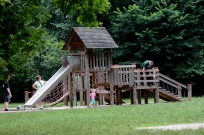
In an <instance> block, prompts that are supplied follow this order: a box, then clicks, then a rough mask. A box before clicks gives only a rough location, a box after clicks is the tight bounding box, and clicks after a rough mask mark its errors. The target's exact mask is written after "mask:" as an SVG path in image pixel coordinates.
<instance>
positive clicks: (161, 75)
mask: <svg viewBox="0 0 204 135" xmlns="http://www.w3.org/2000/svg"><path fill="white" fill-rule="evenodd" d="M161 77H163V78H164V79H166V80H168V81H170V82H168V81H165V83H168V84H169V85H172V86H173V85H174V84H173V83H175V84H177V85H178V86H181V87H183V88H185V89H188V87H187V86H186V85H184V84H182V83H180V82H178V81H176V80H174V79H171V78H170V77H168V76H166V75H164V74H162V73H159V80H161V81H164V79H162V78H161ZM171 82H173V83H171ZM174 87H176V88H177V86H175V85H174Z"/></svg>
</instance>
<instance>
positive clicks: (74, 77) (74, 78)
mask: <svg viewBox="0 0 204 135" xmlns="http://www.w3.org/2000/svg"><path fill="white" fill-rule="evenodd" d="M72 76H73V78H72V84H73V100H74V103H73V105H74V106H77V92H76V91H77V86H76V85H77V84H76V83H77V80H76V77H77V76H76V73H73V75H72Z"/></svg>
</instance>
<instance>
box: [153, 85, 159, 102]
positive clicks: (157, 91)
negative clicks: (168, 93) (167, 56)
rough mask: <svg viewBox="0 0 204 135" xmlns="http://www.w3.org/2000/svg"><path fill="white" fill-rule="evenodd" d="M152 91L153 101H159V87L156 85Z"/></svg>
mask: <svg viewBox="0 0 204 135" xmlns="http://www.w3.org/2000/svg"><path fill="white" fill-rule="evenodd" d="M153 91H154V102H155V103H159V89H158V87H157V88H156V89H154V90H153Z"/></svg>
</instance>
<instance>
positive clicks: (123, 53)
mask: <svg viewBox="0 0 204 135" xmlns="http://www.w3.org/2000/svg"><path fill="white" fill-rule="evenodd" d="M203 4H204V2H203V1H201V0H192V1H186V0H173V1H170V0H167V1H163V0H158V1H154V0H138V1H136V2H135V4H133V5H130V6H129V7H128V8H124V10H125V11H124V12H123V11H121V10H120V9H118V10H117V11H116V12H115V13H116V14H117V18H116V19H115V20H112V23H113V26H112V31H111V32H112V35H113V37H114V39H115V40H116V42H117V43H118V45H119V49H116V50H115V51H114V55H113V56H114V58H115V60H116V61H117V62H118V63H119V62H120V63H125V62H128V61H129V62H131V61H136V62H137V64H138V66H140V64H141V63H142V62H143V61H144V60H146V59H151V60H153V61H154V62H155V65H156V66H158V67H159V69H160V71H161V72H162V73H164V74H167V75H169V76H171V77H173V78H175V77H176V78H179V79H181V80H182V81H184V80H183V79H188V82H192V83H194V84H196V80H195V79H194V78H195V77H196V78H200V76H203V75H204V70H203V68H204V62H203V56H204V36H203V35H204V23H203V21H202V20H203V17H204V10H203V6H202V5H203Z"/></svg>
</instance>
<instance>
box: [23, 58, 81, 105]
mask: <svg viewBox="0 0 204 135" xmlns="http://www.w3.org/2000/svg"><path fill="white" fill-rule="evenodd" d="M67 61H68V63H69V65H66V66H62V67H61V68H60V69H59V70H58V71H57V72H56V73H55V74H54V75H53V76H52V77H51V78H50V79H49V80H48V81H47V82H46V83H45V85H43V86H42V87H41V88H40V89H39V90H38V91H37V92H36V93H35V94H34V95H33V96H32V97H31V98H30V99H29V100H28V101H27V102H26V103H25V106H32V105H34V104H36V103H39V102H40V101H42V100H43V99H44V98H45V97H46V96H47V95H48V94H49V93H50V92H51V91H52V90H53V89H54V88H55V87H56V86H57V85H58V84H59V83H60V82H61V81H62V80H63V79H64V77H66V76H67V74H68V73H69V72H72V70H73V69H77V68H79V66H80V59H79V57H77V56H69V57H68V58H67Z"/></svg>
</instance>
